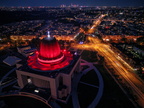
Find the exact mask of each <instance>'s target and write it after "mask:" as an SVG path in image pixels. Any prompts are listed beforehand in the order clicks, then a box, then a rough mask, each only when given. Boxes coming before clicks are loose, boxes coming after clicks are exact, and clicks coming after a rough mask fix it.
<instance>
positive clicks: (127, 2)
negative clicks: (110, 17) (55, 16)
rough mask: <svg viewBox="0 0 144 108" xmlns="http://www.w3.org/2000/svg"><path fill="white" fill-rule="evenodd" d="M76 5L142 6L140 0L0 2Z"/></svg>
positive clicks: (6, 1) (9, 2) (5, 1)
mask: <svg viewBox="0 0 144 108" xmlns="http://www.w3.org/2000/svg"><path fill="white" fill-rule="evenodd" d="M63 4H64V5H67V6H68V5H71V4H76V5H80V6H144V5H143V4H144V1H142V0H121V1H119V0H111V1H107V0H89V1H87V0H73V1H71V0H61V1H58V0H31V1H29V0H1V1H0V6H6V7H9V6H60V5H63Z"/></svg>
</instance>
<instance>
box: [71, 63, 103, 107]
mask: <svg viewBox="0 0 144 108" xmlns="http://www.w3.org/2000/svg"><path fill="white" fill-rule="evenodd" d="M81 61H82V62H83V63H81V65H82V66H83V65H87V66H89V67H88V68H87V69H85V70H83V71H82V72H81V73H77V74H76V75H75V76H74V78H73V81H72V94H71V95H72V102H73V107H74V108H80V105H79V100H78V95H77V87H78V83H79V82H80V79H81V77H82V76H83V75H84V74H86V73H87V72H89V71H90V70H92V69H93V70H94V71H95V72H96V74H97V76H98V80H99V86H95V85H91V84H88V85H90V86H95V87H97V88H98V94H97V96H96V97H95V99H94V100H93V102H92V103H91V104H90V105H89V107H88V108H95V107H96V105H97V104H98V102H99V101H100V99H101V97H102V94H103V86H104V84H103V79H102V76H101V74H100V72H99V71H98V70H97V69H96V67H95V66H93V64H92V63H89V62H87V61H85V60H81ZM81 83H84V82H81ZM86 84H87V83H86Z"/></svg>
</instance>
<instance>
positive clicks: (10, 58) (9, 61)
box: [3, 56, 21, 66]
mask: <svg viewBox="0 0 144 108" xmlns="http://www.w3.org/2000/svg"><path fill="white" fill-rule="evenodd" d="M19 61H21V59H20V58H18V57H16V56H8V57H7V58H6V59H4V60H3V62H4V63H5V64H7V65H9V66H13V65H15V64H16V63H17V62H19Z"/></svg>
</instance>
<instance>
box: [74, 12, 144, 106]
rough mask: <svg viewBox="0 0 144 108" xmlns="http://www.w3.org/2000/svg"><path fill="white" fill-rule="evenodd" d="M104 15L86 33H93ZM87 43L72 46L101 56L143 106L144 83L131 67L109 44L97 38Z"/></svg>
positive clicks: (89, 38) (89, 39)
mask: <svg viewBox="0 0 144 108" xmlns="http://www.w3.org/2000/svg"><path fill="white" fill-rule="evenodd" d="M103 17H105V15H101V16H100V17H99V18H98V19H96V20H95V21H94V23H93V25H92V27H91V28H90V29H89V31H88V33H89V34H92V33H94V31H95V29H96V27H97V26H98V25H99V24H100V23H101V21H102V19H103ZM87 39H88V41H89V43H87V44H82V45H79V44H77V45H74V47H75V48H78V49H83V50H93V51H97V52H98V53H99V54H100V55H101V56H103V57H104V58H105V62H106V64H107V66H109V67H110V68H112V69H113V70H114V71H115V73H116V74H118V75H120V76H121V78H122V80H123V81H124V84H126V86H127V87H129V88H130V89H131V91H132V94H134V95H135V96H136V97H137V98H138V99H137V100H136V101H137V103H138V104H139V105H140V106H144V82H143V81H142V80H140V79H139V77H138V76H137V75H136V74H135V73H134V69H133V67H131V66H130V65H129V64H128V63H127V62H126V61H125V60H124V59H123V57H122V55H120V54H119V53H118V52H117V51H116V50H115V49H114V48H112V47H111V46H110V45H109V44H106V43H103V42H101V40H99V39H98V38H94V37H88V38H87Z"/></svg>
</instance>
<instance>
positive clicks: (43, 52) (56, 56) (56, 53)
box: [38, 37, 64, 63]
mask: <svg viewBox="0 0 144 108" xmlns="http://www.w3.org/2000/svg"><path fill="white" fill-rule="evenodd" d="M63 57H64V55H63V53H62V52H61V50H60V47H59V44H58V42H57V40H56V39H55V38H54V37H46V38H44V39H43V40H42V41H41V43H40V49H39V56H38V60H39V61H41V62H44V63H54V62H59V61H61V60H62V59H63Z"/></svg>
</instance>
